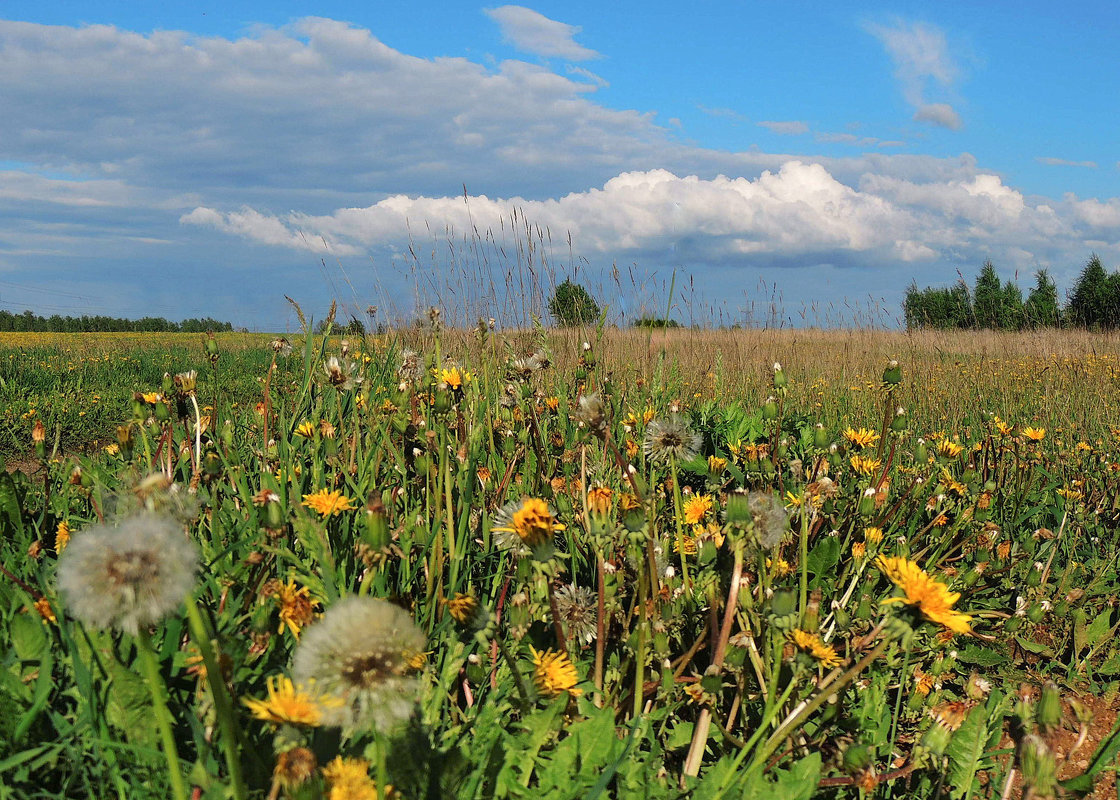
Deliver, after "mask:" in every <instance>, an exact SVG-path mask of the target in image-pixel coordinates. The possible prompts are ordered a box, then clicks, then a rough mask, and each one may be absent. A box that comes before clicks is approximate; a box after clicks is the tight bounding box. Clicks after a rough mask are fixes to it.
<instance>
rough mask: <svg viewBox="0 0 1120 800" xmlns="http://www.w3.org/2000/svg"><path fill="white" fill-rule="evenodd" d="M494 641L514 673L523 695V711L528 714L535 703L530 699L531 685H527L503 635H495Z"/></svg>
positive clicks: (520, 693) (518, 688) (518, 689)
mask: <svg viewBox="0 0 1120 800" xmlns="http://www.w3.org/2000/svg"><path fill="white" fill-rule="evenodd" d="M494 643H495V644H496V645H498V651H499V652H500V653H501V654H502V658H504V659H505V660H506V666H508V667H509V671H510V672H512V673H513V681H514V683H515V684H517V694H518V695H519V696H520V697H521V713H523V714H528V713H529V710H530V709H531V708H532V707H533V705H532V702H531V701H530V700H529V687H528V686H526V685H525V676H524V675H522V674H521V670H519V669H518V668H517V662H516V661H514V660H513V656H512V655H511V654H510V652H509V648H507V647H506V643H505V642H503V641H502V637H501V636H495V637H494Z"/></svg>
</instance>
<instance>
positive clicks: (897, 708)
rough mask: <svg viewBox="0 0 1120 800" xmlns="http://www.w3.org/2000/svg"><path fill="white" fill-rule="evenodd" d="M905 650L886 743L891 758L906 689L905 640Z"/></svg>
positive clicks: (907, 657)
mask: <svg viewBox="0 0 1120 800" xmlns="http://www.w3.org/2000/svg"><path fill="white" fill-rule="evenodd" d="M905 647H906V652H905V654H904V655H903V656H902V673H901V674H900V676H899V679H898V695H897V696H896V697H895V699H894V716H893V717H892V718H891V736H890V743H889V744H888V745H887V758H888V759H890V758H892V755H891V754H892V753H894V743H895V741H896V740H897V739H898V716H899V713H900V712H901V711H902V694H903V692H904V691H905V689H906V684H907V677H906V673H907V672H908V671H909V669H910V651H911V649H912V648H911V647H910V642H909V641H907V642H905Z"/></svg>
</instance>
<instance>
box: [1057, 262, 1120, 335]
mask: <svg viewBox="0 0 1120 800" xmlns="http://www.w3.org/2000/svg"><path fill="white" fill-rule="evenodd" d="M1109 289H1110V287H1109V276H1108V273H1107V272H1105V269H1104V265H1103V264H1102V263H1101V259H1100V257H1099V256H1098V255H1097V254H1096V253H1093V255H1092V257H1091V258H1090V259H1089V263H1087V264H1086V265H1085V269H1083V270H1081V274H1080V275H1079V276H1078V278H1077V283H1075V284H1074V285H1073V290H1072V291H1071V292H1070V294H1069V305H1068V307H1067V312H1066V313H1067V314H1068V316H1069V321H1070V322H1071V323H1072V324H1074V325H1080V326H1082V327H1085V328H1100V327H1104V326H1106V325H1107V319H1108V317H1110V316H1112V315H1111V314H1109V313H1108V306H1109V299H1110V298H1109V294H1110V291H1109Z"/></svg>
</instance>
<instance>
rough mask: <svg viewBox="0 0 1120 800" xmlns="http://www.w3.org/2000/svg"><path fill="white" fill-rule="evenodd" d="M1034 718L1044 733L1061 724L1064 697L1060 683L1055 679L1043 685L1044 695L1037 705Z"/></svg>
mask: <svg viewBox="0 0 1120 800" xmlns="http://www.w3.org/2000/svg"><path fill="white" fill-rule="evenodd" d="M1034 719H1035V722H1037V723H1038V725H1039V727H1041V728H1042V730H1043V732H1044V733H1049V732H1050V731H1052V730H1054V729H1055V728H1057V727H1058V726H1059V725H1060V724H1061V722H1062V699H1061V694H1060V692H1059V690H1058V684H1056V683H1054V682H1053V681H1047V682H1046V685H1045V686H1043V687H1042V697H1040V698H1039V700H1038V704H1037V705H1036V706H1035V712H1034Z"/></svg>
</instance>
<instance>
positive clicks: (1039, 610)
mask: <svg viewBox="0 0 1120 800" xmlns="http://www.w3.org/2000/svg"><path fill="white" fill-rule="evenodd" d="M1045 616H1046V608H1045V607H1044V606H1043V605H1042V603H1031V604H1030V607H1029V608H1028V609H1027V619H1029V620H1030V621H1031V622H1033V623H1035V624H1038V623H1039V622H1042V620H1043V618H1044V617H1045Z"/></svg>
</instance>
